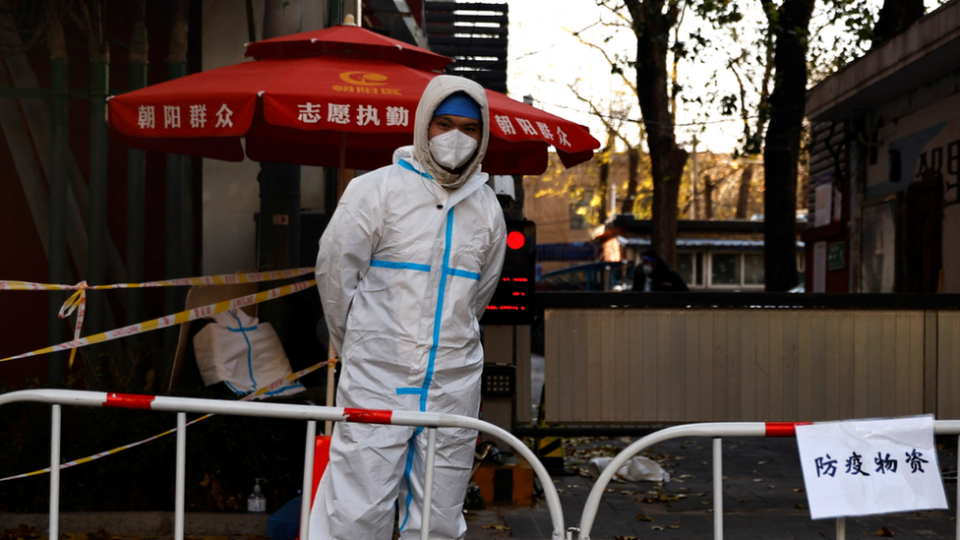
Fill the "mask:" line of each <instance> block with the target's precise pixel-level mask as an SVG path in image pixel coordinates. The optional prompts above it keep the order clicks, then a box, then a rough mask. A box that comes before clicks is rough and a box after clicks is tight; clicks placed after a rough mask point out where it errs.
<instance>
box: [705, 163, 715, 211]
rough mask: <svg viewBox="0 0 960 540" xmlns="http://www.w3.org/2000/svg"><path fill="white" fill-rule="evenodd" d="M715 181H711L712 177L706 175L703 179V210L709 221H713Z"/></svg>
mask: <svg viewBox="0 0 960 540" xmlns="http://www.w3.org/2000/svg"><path fill="white" fill-rule="evenodd" d="M714 185H715V184H714V183H713V180H711V179H710V175H709V174H708V175H705V176H704V177H703V208H704V213H705V214H706V218H707V220H711V219H713V188H714Z"/></svg>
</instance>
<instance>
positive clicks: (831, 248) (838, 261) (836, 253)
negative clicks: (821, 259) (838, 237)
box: [827, 242, 846, 270]
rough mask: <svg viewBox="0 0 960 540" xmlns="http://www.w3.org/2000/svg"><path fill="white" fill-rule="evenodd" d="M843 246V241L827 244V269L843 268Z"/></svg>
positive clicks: (844, 246)
mask: <svg viewBox="0 0 960 540" xmlns="http://www.w3.org/2000/svg"><path fill="white" fill-rule="evenodd" d="M845 248H846V244H845V243H844V242H834V243H832V244H830V245H828V246H827V270H843V267H844V260H843V252H844V251H845V250H846V249H845Z"/></svg>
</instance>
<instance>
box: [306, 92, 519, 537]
mask: <svg viewBox="0 0 960 540" xmlns="http://www.w3.org/2000/svg"><path fill="white" fill-rule="evenodd" d="M458 91H463V92H466V93H467V94H468V95H470V97H472V98H473V99H474V100H475V101H477V103H479V104H480V105H481V109H482V123H483V135H482V138H481V141H480V144H479V146H478V149H477V153H476V155H475V157H474V158H473V160H472V161H470V162H469V163H468V164H467V165H466V166H465V167H464V169H463V174H462V175H460V176H458V175H455V174H451V173H448V172H446V171H444V170H443V169H442V168H440V167H439V166H438V165H437V164H436V162H435V161H434V160H433V158H432V156H431V155H430V151H429V146H428V142H427V131H428V127H429V124H430V121H431V119H432V117H433V111H434V110H436V108H437V106H438V105H439V104H440V102H441V101H442V100H443V99H444V98H446V97H447V96H448V95H450V94H452V93H454V92H458ZM415 129H416V131H415V135H414V146H412V147H403V148H400V149H398V150H397V151H396V152H395V153H394V158H393V165H390V166H387V167H383V168H381V169H378V170H376V171H373V172H371V173H369V174H365V175H363V176H360V177H358V178H356V179H354V180H353V181H352V182H350V185H349V186H348V187H347V189H346V191H345V192H344V194H343V198H342V199H341V200H340V204H339V205H338V207H337V211H336V212H335V213H334V215H333V218H332V219H331V221H330V224H329V225H328V226H327V229H326V231H325V232H324V234H323V237H322V238H321V240H320V253H319V255H318V257H317V284H318V288H319V289H320V297H321V299H322V301H323V310H324V314H325V317H326V320H327V325H328V327H329V329H330V338H331V340H332V341H333V345H334V346H335V347H336V349H337V351H340V352H341V355H340V357H341V359H342V361H343V363H342V372H341V375H340V383H339V389H338V392H337V406H338V407H357V408H367V409H392V410H412V411H430V412H438V413H452V414H459V415H464V416H472V417H476V416H477V413H478V411H479V407H480V372H481V368H482V366H483V350H482V349H481V346H480V327H479V324H478V320H479V319H480V316H481V315H482V314H483V312H484V310H485V309H486V305H487V302H488V301H489V300H490V297H491V296H492V295H493V291H494V289H495V288H496V285H497V281H498V280H499V276H500V270H501V267H502V265H503V257H504V251H505V245H506V243H505V236H506V228H505V225H504V220H503V212H502V210H501V208H500V205H499V204H498V202H497V199H496V196H495V195H494V193H493V190H491V189H490V188H489V187H488V186H487V185H486V181H487V175H486V174H485V173H482V172H480V161H481V160H482V159H483V156H484V153H485V152H486V148H487V141H488V140H489V133H490V129H489V115H488V111H487V101H486V94H485V92H484V90H483V88H482V87H480V86H479V85H478V84H476V83H473V82H472V81H468V80H466V79H462V78H459V77H449V76H440V77H437V78H435V79H434V80H433V81H432V82H431V83H430V84H429V85H428V86H427V88H426V90H425V91H424V95H423V97H422V98H421V100H420V104H419V107H418V109H417V114H416V121H415ZM441 183H442V184H443V186H441ZM476 436H477V434H476V432H475V431H472V430H465V429H440V430H439V431H438V433H437V457H436V473H435V476H434V487H433V504H432V508H433V510H432V514H431V520H430V529H431V535H430V537H431V538H437V539H455V538H463V536H464V534H465V533H466V523H465V521H464V519H463V514H462V507H463V500H464V494H465V492H466V488H467V483H468V482H469V475H470V470H471V465H472V461H473V452H474V446H475V442H476ZM426 446H427V441H426V433H425V432H424V430H423V429H422V428H412V427H409V428H408V427H402V426H378V425H371V424H348V423H338V424H336V428H335V429H334V432H333V441H332V442H331V447H330V464H329V466H328V467H327V469H326V471H325V473H324V475H323V478H322V479H321V481H320V486H319V488H318V491H317V496H316V499H315V500H314V506H313V510H312V512H311V517H310V539H311V540H332V539H338V540H355V539H358V538H362V539H364V540H390V538H391V537H392V533H393V525H394V509H395V508H398V509H399V528H400V533H401V537H402V538H405V539H412V538H419V537H420V522H421V503H422V499H423V491H424V473H425V470H424V466H425V460H426Z"/></svg>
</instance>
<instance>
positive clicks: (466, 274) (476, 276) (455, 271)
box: [447, 268, 480, 281]
mask: <svg viewBox="0 0 960 540" xmlns="http://www.w3.org/2000/svg"><path fill="white" fill-rule="evenodd" d="M447 273H449V274H450V275H451V276H456V277H462V278H467V279H473V280H476V281H480V273H479V272H470V271H469V270H460V269H459V268H448V269H447Z"/></svg>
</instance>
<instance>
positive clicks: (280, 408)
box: [0, 390, 565, 540]
mask: <svg viewBox="0 0 960 540" xmlns="http://www.w3.org/2000/svg"><path fill="white" fill-rule="evenodd" d="M25 401H26V402H39V403H49V404H51V405H52V418H51V428H50V533H49V538H54V539H55V538H57V537H58V536H59V519H60V504H59V503H60V408H61V406H62V405H72V406H79V407H118V408H125V409H148V410H153V411H166V412H175V413H177V472H176V501H175V507H174V538H175V540H183V524H184V479H185V473H186V448H187V431H186V423H187V413H202V414H209V413H213V414H228V415H234V416H258V417H268V418H289V419H298V420H304V421H306V422H307V443H306V457H305V459H304V465H303V507H302V510H301V515H300V538H301V539H304V540H306V539H308V538H309V529H308V527H309V522H310V520H309V517H310V502H311V501H312V500H313V494H312V482H313V458H314V456H313V451H314V446H315V442H314V441H315V439H316V430H317V421H328V422H359V423H368V424H388V425H398V426H415V427H425V428H427V430H428V431H427V440H428V443H427V462H426V478H425V486H426V487H425V489H424V503H423V524H422V527H421V533H420V537H421V538H422V539H424V540H426V539H427V538H429V533H430V501H431V498H432V495H433V469H434V458H435V457H436V442H437V429H438V428H466V429H475V430H477V431H480V432H483V433H487V434H490V435H494V436H496V437H498V438H500V439H501V440H503V441H506V442H507V443H509V444H510V446H511V447H512V449H513V451H514V452H516V453H517V454H518V455H520V456H522V457H523V458H524V459H525V460H526V461H527V462H528V463H529V464H530V466H531V467H533V470H534V472H535V473H536V475H537V478H539V479H540V483H541V485H542V486H543V491H544V496H545V499H546V502H547V506H548V508H549V511H550V519H551V521H552V523H553V535H552V538H553V540H562V539H563V538H564V537H565V531H564V526H563V512H562V511H561V508H560V497H559V495H558V494H557V489H556V487H555V486H554V485H553V481H552V480H551V479H550V475H549V474H548V473H547V470H546V469H545V468H544V467H543V465H541V464H540V461H539V460H538V459H537V457H536V456H535V455H534V453H533V452H532V451H531V450H530V449H529V448H527V446H526V445H524V444H523V443H522V442H520V440H518V439H517V438H516V437H514V436H513V435H511V434H510V433H509V432H508V431H505V430H503V429H501V428H499V427H497V426H494V425H492V424H488V423H486V422H483V421H481V420H477V419H476V418H468V417H465V416H457V415H451V414H438V413H429V412H408V411H387V410H370V409H344V408H341V407H315V406H308V405H286V404H279V403H257V402H251V401H247V402H243V401H220V400H210V399H193V398H181V397H164V396H148V395H138V394H116V393H106V392H86V391H77V390H23V391H19V392H10V393H7V394H2V395H0V405H6V404H8V403H15V402H25Z"/></svg>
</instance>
